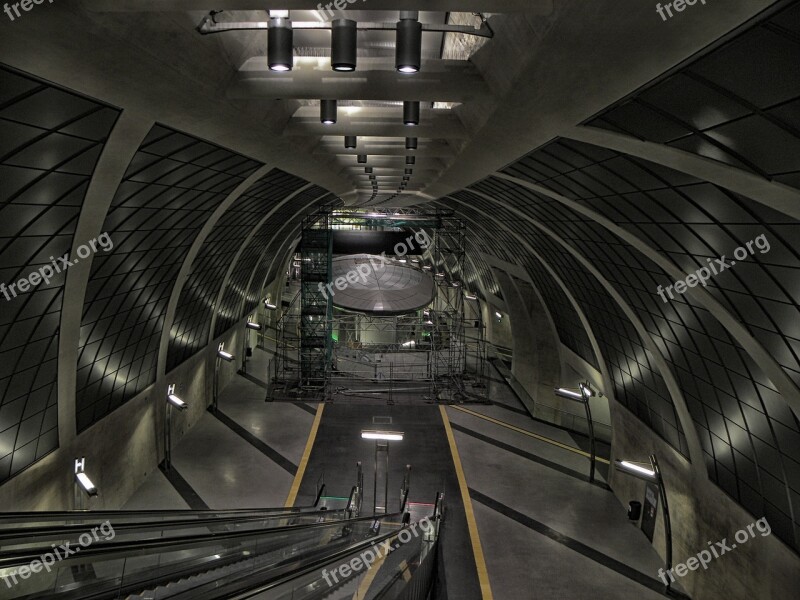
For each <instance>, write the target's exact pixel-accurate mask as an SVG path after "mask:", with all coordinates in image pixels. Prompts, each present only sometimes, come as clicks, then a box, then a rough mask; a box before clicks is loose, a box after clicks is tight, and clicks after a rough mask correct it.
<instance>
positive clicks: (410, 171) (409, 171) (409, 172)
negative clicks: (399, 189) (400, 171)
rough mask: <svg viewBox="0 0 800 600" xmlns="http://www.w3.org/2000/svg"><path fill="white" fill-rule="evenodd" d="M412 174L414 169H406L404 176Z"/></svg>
mask: <svg viewBox="0 0 800 600" xmlns="http://www.w3.org/2000/svg"><path fill="white" fill-rule="evenodd" d="M413 173H414V169H406V175H412V174H413Z"/></svg>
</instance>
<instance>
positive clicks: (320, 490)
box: [313, 483, 325, 508]
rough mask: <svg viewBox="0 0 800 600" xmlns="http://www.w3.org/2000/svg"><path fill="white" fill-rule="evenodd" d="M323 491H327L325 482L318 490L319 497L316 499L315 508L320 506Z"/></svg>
mask: <svg viewBox="0 0 800 600" xmlns="http://www.w3.org/2000/svg"><path fill="white" fill-rule="evenodd" d="M323 492H325V484H324V483H323V484H322V485H321V486H320V488H319V491H318V492H317V498H316V500H314V504H313V508H316V507H317V506H319V501H320V500H322V494H323Z"/></svg>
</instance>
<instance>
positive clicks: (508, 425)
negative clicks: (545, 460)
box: [450, 406, 610, 465]
mask: <svg viewBox="0 0 800 600" xmlns="http://www.w3.org/2000/svg"><path fill="white" fill-rule="evenodd" d="M450 408H454V409H456V410H460V411H461V412H465V413H467V414H469V415H472V416H473V417H478V418H479V419H483V420H484V421H489V422H490V423H494V424H495V425H500V426H501V427H505V428H506V429H510V430H511V431H516V432H517V433H522V434H524V435H527V436H529V437H532V438H534V439H537V440H539V441H542V442H546V443H548V444H551V445H553V446H558V447H559V448H563V449H564V450H569V451H570V452H574V453H575V454H580V455H581V456H585V457H586V458H590V457H591V454H589V453H588V452H584V451H583V450H581V449H580V448H576V447H575V446H570V445H569V444H562V443H561V442H559V441H558V440H554V439H552V438H549V437H545V436H543V435H539V434H538V433H533V432H532V431H528V430H527V429H521V428H520V427H516V426H515V425H512V424H511V423H506V422H505V421H499V420H498V419H493V418H492V417H487V416H486V415H482V414H481V413H478V412H475V411H473V410H469V409H468V408H462V407H460V406H451V407H450ZM595 460H596V461H597V462H599V463H603V464H606V465H608V464H610V463H609V462H608V460H607V459H605V458H601V457H599V456H596V457H595Z"/></svg>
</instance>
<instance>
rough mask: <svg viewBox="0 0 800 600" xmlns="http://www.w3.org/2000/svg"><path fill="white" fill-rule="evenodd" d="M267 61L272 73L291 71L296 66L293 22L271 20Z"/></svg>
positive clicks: (288, 20)
mask: <svg viewBox="0 0 800 600" xmlns="http://www.w3.org/2000/svg"><path fill="white" fill-rule="evenodd" d="M267 36H268V37H267V61H268V62H269V68H270V71H291V70H292V66H293V64H294V31H293V30H292V20H291V19H285V18H283V17H276V18H272V19H270V20H269V29H268V32H267Z"/></svg>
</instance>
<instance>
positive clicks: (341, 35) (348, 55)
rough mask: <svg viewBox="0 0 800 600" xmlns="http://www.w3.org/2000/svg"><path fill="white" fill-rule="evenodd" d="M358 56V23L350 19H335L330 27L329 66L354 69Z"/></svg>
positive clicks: (345, 69) (335, 68)
mask: <svg viewBox="0 0 800 600" xmlns="http://www.w3.org/2000/svg"><path fill="white" fill-rule="evenodd" d="M357 58H358V25H357V24H356V22H355V21H353V20H351V19H336V20H335V21H334V22H333V24H332V27H331V68H332V69H333V70H334V71H355V70H356V62H357Z"/></svg>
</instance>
